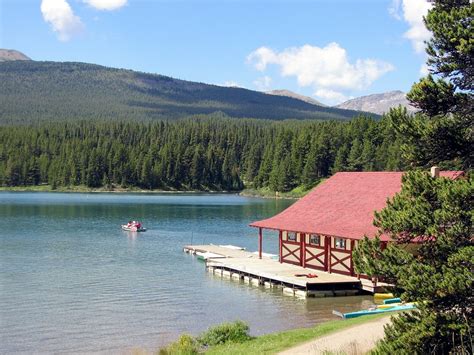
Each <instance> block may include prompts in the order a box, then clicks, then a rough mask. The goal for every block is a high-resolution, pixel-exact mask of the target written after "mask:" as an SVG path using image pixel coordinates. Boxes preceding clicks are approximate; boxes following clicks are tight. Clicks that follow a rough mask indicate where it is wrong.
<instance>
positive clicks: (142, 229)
mask: <svg viewBox="0 0 474 355" xmlns="http://www.w3.org/2000/svg"><path fill="white" fill-rule="evenodd" d="M122 230H124V231H127V232H146V228H144V227H140V228H137V227H134V226H133V227H129V226H127V225H126V224H122Z"/></svg>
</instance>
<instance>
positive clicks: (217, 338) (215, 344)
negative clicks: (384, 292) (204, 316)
mask: <svg viewBox="0 0 474 355" xmlns="http://www.w3.org/2000/svg"><path fill="white" fill-rule="evenodd" d="M386 316H387V315H386V314H377V315H372V316H365V317H360V318H354V319H347V320H334V321H329V322H326V323H323V324H319V325H317V326H314V327H311V328H301V329H292V330H287V331H283V332H278V333H272V334H266V335H262V336H259V337H250V336H249V335H248V331H249V328H248V326H247V325H246V324H245V323H242V322H240V321H237V322H234V323H223V324H221V325H218V326H215V327H211V328H209V329H208V330H207V331H206V332H204V333H202V334H201V335H200V336H198V337H195V338H194V337H191V336H190V335H183V336H181V337H180V338H179V339H178V340H177V341H176V342H174V343H172V344H170V345H169V346H168V347H166V348H163V349H160V351H159V354H160V355H174V354H190V355H191V354H203V353H204V354H224V355H225V354H229V355H230V354H242V355H243V354H276V353H278V352H280V351H283V350H286V349H290V348H292V347H294V346H297V345H300V344H302V343H305V342H308V341H311V340H314V339H317V338H319V337H322V336H325V335H328V334H331V333H334V332H338V331H341V330H344V329H347V328H349V327H352V326H356V325H359V324H364V323H368V322H371V321H373V320H376V319H379V318H383V317H386Z"/></svg>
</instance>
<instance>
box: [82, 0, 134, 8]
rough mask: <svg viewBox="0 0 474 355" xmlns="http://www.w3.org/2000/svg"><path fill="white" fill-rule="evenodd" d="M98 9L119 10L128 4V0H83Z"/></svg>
mask: <svg viewBox="0 0 474 355" xmlns="http://www.w3.org/2000/svg"><path fill="white" fill-rule="evenodd" d="M83 1H84V2H85V3H86V4H89V5H90V6H92V7H94V8H96V9H97V10H107V11H112V10H117V9H120V8H121V7H123V6H125V5H126V4H127V0H83Z"/></svg>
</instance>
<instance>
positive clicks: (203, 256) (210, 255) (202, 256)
mask: <svg viewBox="0 0 474 355" xmlns="http://www.w3.org/2000/svg"><path fill="white" fill-rule="evenodd" d="M196 256H197V258H198V259H199V260H204V261H205V260H208V259H222V258H225V256H224V255H221V254H216V253H211V252H210V251H206V252H202V251H197V252H196Z"/></svg>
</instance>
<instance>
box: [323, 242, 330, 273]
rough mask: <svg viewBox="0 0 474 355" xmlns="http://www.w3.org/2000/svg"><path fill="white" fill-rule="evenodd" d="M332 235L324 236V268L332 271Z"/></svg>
mask: <svg viewBox="0 0 474 355" xmlns="http://www.w3.org/2000/svg"><path fill="white" fill-rule="evenodd" d="M330 249H331V237H328V236H324V261H325V263H324V269H325V270H326V271H328V272H331V252H330Z"/></svg>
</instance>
